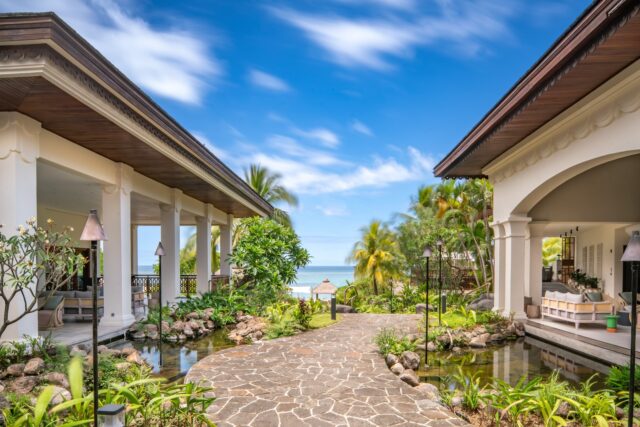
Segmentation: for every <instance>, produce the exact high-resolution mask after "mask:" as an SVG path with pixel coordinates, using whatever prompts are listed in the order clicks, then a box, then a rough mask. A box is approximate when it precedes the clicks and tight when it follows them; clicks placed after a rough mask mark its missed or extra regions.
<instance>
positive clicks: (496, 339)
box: [489, 334, 504, 342]
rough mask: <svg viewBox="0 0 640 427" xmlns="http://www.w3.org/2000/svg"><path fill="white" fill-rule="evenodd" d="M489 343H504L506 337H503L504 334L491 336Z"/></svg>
mask: <svg viewBox="0 0 640 427" xmlns="http://www.w3.org/2000/svg"><path fill="white" fill-rule="evenodd" d="M489 341H491V342H500V341H504V335H502V334H491V336H490V337H489Z"/></svg>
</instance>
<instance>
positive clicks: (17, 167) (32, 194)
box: [0, 112, 41, 340]
mask: <svg viewBox="0 0 640 427" xmlns="http://www.w3.org/2000/svg"><path fill="white" fill-rule="evenodd" d="M40 130H41V128H40V123H38V122H37V121H35V120H33V119H31V118H29V117H27V116H24V115H22V114H20V113H15V112H10V113H3V112H0V224H2V229H0V231H1V232H2V233H3V234H4V235H7V236H11V235H15V234H16V232H17V228H18V225H21V224H22V225H26V221H27V220H28V219H30V218H37V216H38V192H37V179H36V178H37V175H36V173H37V166H36V160H37V158H38V156H39V151H40ZM34 286H35V284H34ZM25 296H27V297H28V295H26V294H25ZM32 301H33V300H32V299H30V298H27V301H26V302H27V304H30V303H31V302H32ZM4 309H5V307H4V305H3V303H2V302H0V319H3V318H4ZM22 312H24V301H23V300H22V298H15V299H14V300H13V302H12V303H11V305H10V306H9V319H15V318H16V316H19V315H20V314H21V313H22ZM0 321H1V320H0ZM23 335H30V336H37V335H38V316H37V314H36V313H32V314H29V315H27V316H25V317H23V318H22V319H21V320H19V321H18V322H16V323H14V324H13V325H11V326H9V327H8V328H7V330H6V331H5V332H4V334H3V336H2V340H17V339H20V338H22V336H23Z"/></svg>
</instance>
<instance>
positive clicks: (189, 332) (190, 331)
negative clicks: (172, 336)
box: [182, 327, 193, 338]
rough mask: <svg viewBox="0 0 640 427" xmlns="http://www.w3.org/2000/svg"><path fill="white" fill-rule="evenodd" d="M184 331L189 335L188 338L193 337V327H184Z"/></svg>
mask: <svg viewBox="0 0 640 427" xmlns="http://www.w3.org/2000/svg"><path fill="white" fill-rule="evenodd" d="M182 333H183V334H184V335H185V336H186V337H187V338H193V330H192V329H191V328H188V327H187V328H184V329H183V330H182Z"/></svg>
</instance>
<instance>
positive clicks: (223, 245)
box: [220, 214, 233, 277]
mask: <svg viewBox="0 0 640 427" xmlns="http://www.w3.org/2000/svg"><path fill="white" fill-rule="evenodd" d="M232 251H233V215H231V214H229V215H227V223H226V224H222V225H220V274H222V275H223V276H229V277H231V261H230V260H229V256H230V255H231V252H232Z"/></svg>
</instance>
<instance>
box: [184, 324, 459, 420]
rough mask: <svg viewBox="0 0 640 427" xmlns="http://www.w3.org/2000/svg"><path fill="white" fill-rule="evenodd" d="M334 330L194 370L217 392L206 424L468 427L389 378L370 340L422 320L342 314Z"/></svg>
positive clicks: (237, 353) (219, 357) (193, 377)
mask: <svg viewBox="0 0 640 427" xmlns="http://www.w3.org/2000/svg"><path fill="white" fill-rule="evenodd" d="M342 316H343V318H342V320H341V321H340V322H338V323H337V324H335V325H332V326H329V327H326V328H323V329H318V330H315V331H309V332H305V333H303V334H300V335H297V336H294V337H287V338H280V339H277V340H271V341H264V342H259V343H255V344H253V345H245V346H239V347H233V348H230V349H227V350H223V351H221V352H219V353H215V354H213V355H211V356H209V357H207V358H205V359H203V360H201V361H200V362H198V363H197V364H196V365H194V366H193V368H191V370H190V371H189V373H188V375H187V381H192V382H200V383H202V384H203V385H206V386H211V387H214V388H215V391H214V393H215V395H216V398H217V399H216V401H215V402H214V404H213V405H212V406H211V407H210V408H209V413H210V414H211V419H212V420H213V421H214V422H216V423H217V424H218V426H220V427H227V426H256V427H257V426H265V427H267V426H268V427H271V426H283V427H288V426H294V427H303V426H327V427H329V426H350V427H360V426H453V425H467V424H466V423H465V422H464V421H462V420H460V419H459V418H457V417H455V416H454V415H453V414H452V413H451V412H449V411H448V410H447V409H445V408H444V407H442V406H441V405H439V404H437V403H435V402H433V401H431V400H428V399H426V398H425V397H424V396H423V395H422V394H420V393H419V392H418V391H416V390H414V389H413V388H412V387H410V386H409V385H407V384H405V383H403V382H402V381H400V379H399V378H398V377H396V376H395V375H394V374H393V373H391V372H390V371H389V370H388V369H387V367H386V365H385V363H384V360H383V358H382V357H381V356H380V355H379V354H378V353H377V352H376V347H375V344H374V343H373V338H374V336H375V335H376V333H377V332H378V331H379V330H380V329H381V328H383V327H391V326H394V325H396V326H397V327H399V328H401V329H402V330H406V331H409V330H412V329H413V328H415V327H416V325H417V322H418V320H419V319H420V317H419V316H415V315H379V314H345V315H342Z"/></svg>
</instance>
